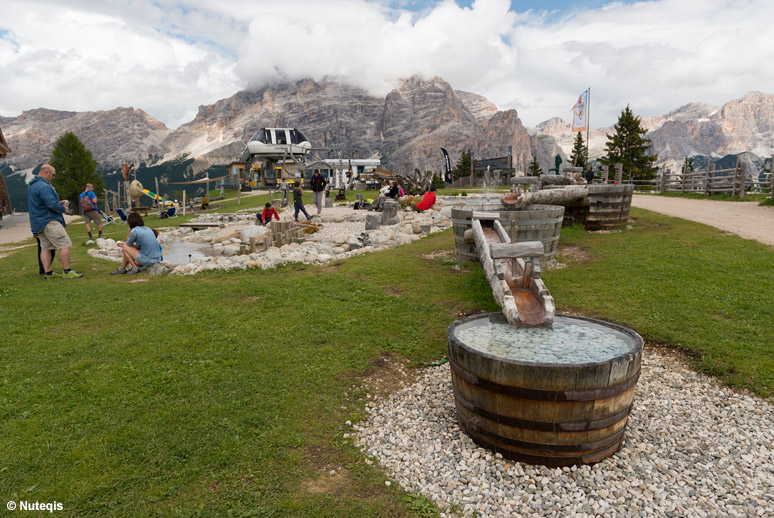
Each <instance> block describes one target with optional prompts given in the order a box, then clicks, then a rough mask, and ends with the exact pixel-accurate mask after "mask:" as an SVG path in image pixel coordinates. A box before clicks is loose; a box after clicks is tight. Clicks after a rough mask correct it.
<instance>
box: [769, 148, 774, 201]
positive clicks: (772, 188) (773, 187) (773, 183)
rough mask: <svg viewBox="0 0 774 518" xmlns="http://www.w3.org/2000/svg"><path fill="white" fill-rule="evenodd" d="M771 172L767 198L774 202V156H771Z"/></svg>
mask: <svg viewBox="0 0 774 518" xmlns="http://www.w3.org/2000/svg"><path fill="white" fill-rule="evenodd" d="M769 167H770V168H771V172H770V173H769V196H771V199H773V200H774V155H771V164H769Z"/></svg>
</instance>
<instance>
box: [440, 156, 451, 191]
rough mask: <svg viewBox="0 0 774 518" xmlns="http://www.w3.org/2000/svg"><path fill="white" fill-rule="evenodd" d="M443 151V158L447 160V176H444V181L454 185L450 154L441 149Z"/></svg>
mask: <svg viewBox="0 0 774 518" xmlns="http://www.w3.org/2000/svg"><path fill="white" fill-rule="evenodd" d="M441 151H443V157H444V159H445V160H446V175H445V176H444V180H446V183H452V173H451V162H449V153H447V152H446V150H445V149H444V148H441Z"/></svg>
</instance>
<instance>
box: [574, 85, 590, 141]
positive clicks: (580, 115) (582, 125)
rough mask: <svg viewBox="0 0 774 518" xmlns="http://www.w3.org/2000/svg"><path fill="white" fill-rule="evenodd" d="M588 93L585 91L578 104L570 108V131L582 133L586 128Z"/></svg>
mask: <svg viewBox="0 0 774 518" xmlns="http://www.w3.org/2000/svg"><path fill="white" fill-rule="evenodd" d="M588 115H589V91H588V90H586V91H585V92H583V93H582V94H580V97H578V102H577V103H575V106H573V107H572V130H573V131H584V130H585V129H586V127H587V126H588V120H589V117H588Z"/></svg>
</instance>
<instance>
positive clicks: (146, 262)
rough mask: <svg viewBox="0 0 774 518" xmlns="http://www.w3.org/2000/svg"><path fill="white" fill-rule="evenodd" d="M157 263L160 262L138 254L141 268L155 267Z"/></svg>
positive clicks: (138, 262)
mask: <svg viewBox="0 0 774 518" xmlns="http://www.w3.org/2000/svg"><path fill="white" fill-rule="evenodd" d="M157 262H159V261H158V260H157V259H148V258H147V257H145V256H144V255H142V252H140V253H139V254H137V264H139V265H140V266H153V265H154V264H156V263H157Z"/></svg>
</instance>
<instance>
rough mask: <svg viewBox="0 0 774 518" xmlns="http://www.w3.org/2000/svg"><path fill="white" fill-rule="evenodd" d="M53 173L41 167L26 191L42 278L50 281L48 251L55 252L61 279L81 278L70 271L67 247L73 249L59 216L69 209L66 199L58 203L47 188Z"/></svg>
mask: <svg viewBox="0 0 774 518" xmlns="http://www.w3.org/2000/svg"><path fill="white" fill-rule="evenodd" d="M55 176H56V170H55V169H54V168H53V167H52V166H51V165H49V164H43V167H41V168H40V171H39V172H38V174H37V176H35V178H33V179H32V181H31V182H30V185H29V187H28V188H27V207H28V210H29V211H30V229H31V230H32V234H33V235H34V236H35V237H37V238H38V239H40V262H41V263H42V264H43V270H44V273H43V279H45V280H50V279H51V276H52V275H53V272H52V271H51V251H52V250H59V260H60V261H61V263H62V268H63V269H64V272H63V274H62V277H63V278H65V279H77V278H78V277H83V275H81V274H80V273H76V272H74V271H73V270H71V269H70V248H71V247H72V246H73V244H72V242H71V241H70V236H68V235H67V232H65V222H64V218H63V217H62V214H64V213H65V212H66V211H67V209H68V208H69V207H70V202H69V201H67V200H64V201H59V195H58V194H57V193H56V191H55V190H54V188H53V187H52V186H51V180H53V179H54V177H55Z"/></svg>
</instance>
